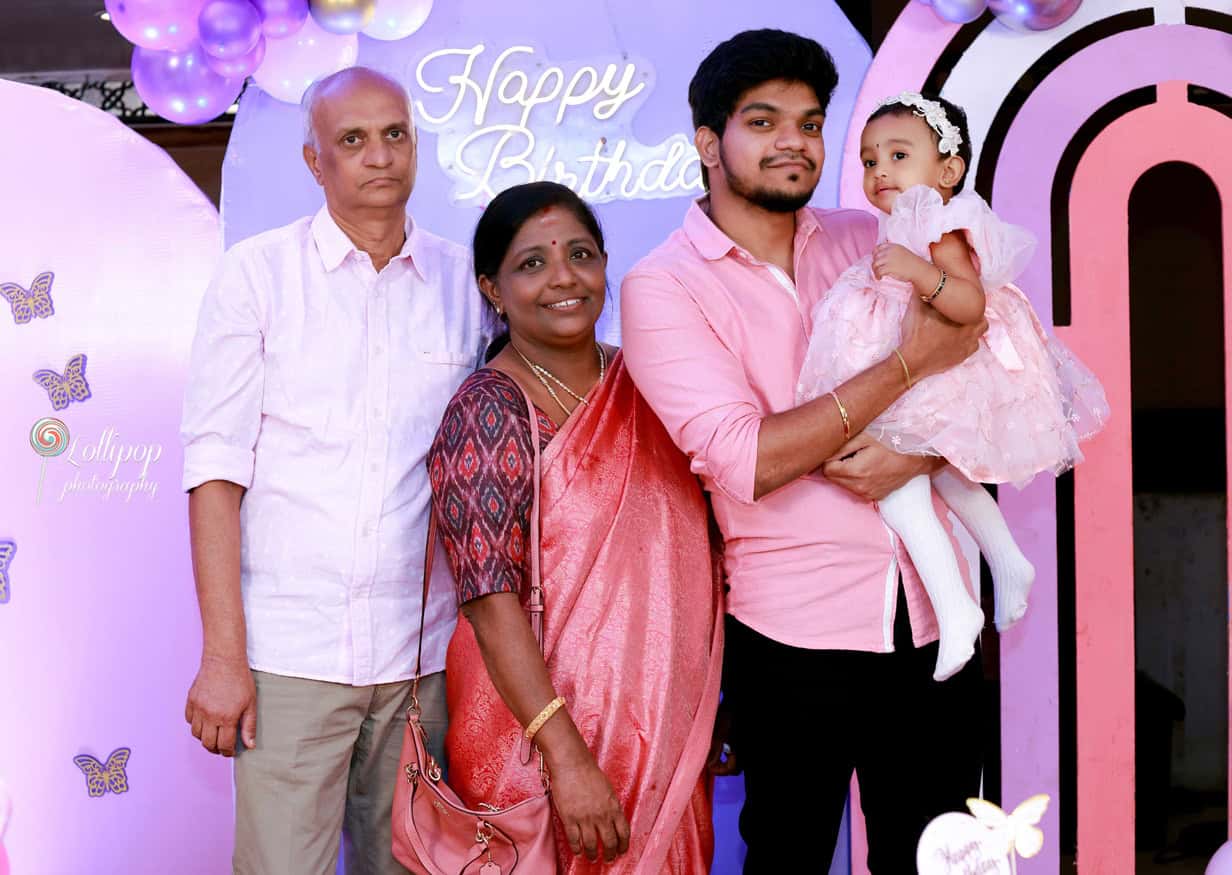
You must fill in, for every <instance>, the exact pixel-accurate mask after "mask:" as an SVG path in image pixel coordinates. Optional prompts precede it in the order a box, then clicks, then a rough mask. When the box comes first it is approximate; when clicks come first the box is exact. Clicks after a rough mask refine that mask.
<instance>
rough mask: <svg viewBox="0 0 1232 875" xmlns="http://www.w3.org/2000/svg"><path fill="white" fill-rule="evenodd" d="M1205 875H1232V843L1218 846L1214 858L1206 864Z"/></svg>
mask: <svg viewBox="0 0 1232 875" xmlns="http://www.w3.org/2000/svg"><path fill="white" fill-rule="evenodd" d="M1206 875H1232V842H1225V843H1224V844H1222V845H1220V846H1219V850H1217V851H1216V852H1215V856H1213V857H1211V860H1210V862H1209V863H1207V864H1206Z"/></svg>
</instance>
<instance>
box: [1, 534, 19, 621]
mask: <svg viewBox="0 0 1232 875" xmlns="http://www.w3.org/2000/svg"><path fill="white" fill-rule="evenodd" d="M16 553H17V542H16V541H9V540H0V605H5V604H8V601H9V596H11V595H12V589H10V587H9V564H10V563H11V562H12V561H13V556H14V554H16Z"/></svg>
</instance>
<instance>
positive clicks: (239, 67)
mask: <svg viewBox="0 0 1232 875" xmlns="http://www.w3.org/2000/svg"><path fill="white" fill-rule="evenodd" d="M264 60H265V37H263V36H262V37H258V38H257V45H256V48H254V49H253V50H252V51H251V52H249V53H248V54H246V55H240V56H239V57H238V58H228V59H226V60H222V59H219V58H215V57H213V56H212V55H206V56H205V63H206V64H208V65H209V67H210V69H211V70H213V71H214V72H215V73H217V74H218V75H219V76H221V77H223V78H224V79H245V78H247V77H249V76H251V75H252V74H253V73H255V72H257V68H258V67H260V66H261V62H262V61H264Z"/></svg>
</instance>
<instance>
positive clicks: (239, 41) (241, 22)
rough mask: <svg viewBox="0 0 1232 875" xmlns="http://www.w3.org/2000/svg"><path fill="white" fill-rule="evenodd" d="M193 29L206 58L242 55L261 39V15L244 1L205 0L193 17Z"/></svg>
mask: <svg viewBox="0 0 1232 875" xmlns="http://www.w3.org/2000/svg"><path fill="white" fill-rule="evenodd" d="M197 30H198V31H199V32H200V34H201V48H202V49H204V50H205V53H206V54H207V55H209V56H210V57H213V58H218V59H219V60H220V61H229V60H232V59H233V58H242V57H244V56H245V55H247V54H248V53H249V52H251V51H252V50H253V49H255V48H256V47H257V41H258V40H260V39H261V14H260V13H259V12H257V9H256V7H255V6H253V5H252V4H251V3H249V2H248V0H207V2H206V4H205V5H204V6H202V7H201V14H200V15H199V16H197Z"/></svg>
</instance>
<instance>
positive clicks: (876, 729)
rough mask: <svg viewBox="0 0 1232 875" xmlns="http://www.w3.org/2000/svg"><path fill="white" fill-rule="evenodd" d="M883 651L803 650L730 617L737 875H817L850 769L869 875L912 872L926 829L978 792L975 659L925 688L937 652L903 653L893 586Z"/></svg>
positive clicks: (979, 689) (727, 685) (979, 684)
mask: <svg viewBox="0 0 1232 875" xmlns="http://www.w3.org/2000/svg"><path fill="white" fill-rule="evenodd" d="M894 646H895V651H894V652H893V653H865V652H861V651H855V650H804V649H801V648H798V647H789V646H787V645H785V644H780V643H778V642H776V641H772V640H771V639H769V638H767V637H765V636H764V635H760V634H758V633H757V632H754V631H753V630H752V629H750V628H749V627H747V626H745V625H743V624H741V623H739V622H738V621H736V620H735V619H733V618H731V617H728V618H727V644H726V648H727V649H726V658H725V660H724V662H725V663H726V665H725V676H724V700H725V703H726V705H727V706H728V707H729V708H730V709H731V713H732V734H731V742H732V748H733V750H734V751H735V752H736V755H737V757H738V759H739V761H740V763H741V764H742V765H743V768H744V788H745V802H744V807H743V808H742V809H741V812H740V835H741V836H742V837H743V839H744V841H745V844H746V845H747V846H748V857H747V858H746V860H745V864H744V872H745V875H762V873H788V872H791V873H810V875H811V873H822V875H824V873H826V872H827V871H828V870H829V866H830V859H831V857H832V856H833V854H834V846H835V843H836V841H837V839H838V829H839V824H840V821H841V820H842V815H843V804H844V801H845V800H846V798H847V791H848V788H849V786H850V783H851V774H852V771H854V772H855V773H856V776H857V777H858V779H859V782H860V803H861V808H862V809H863V811H864V818H865V825H866V828H867V831H868V845H869V851H868V866H869V871H870V872H872V873H873V875H914V873H915V871H916V868H915V847H916V844H917V842H918V840H919V837H920V833H921V832H923V830H924V827H925V826H926V825H927V824H928V822H929V821H930V820H932V819H933V818H934V817H936V816H937V815H939V814H942V813H943V812H946V811H965V810H966V800H967V798H968V797H970V796H976V795H978V793H979V787H980V769H981V767H982V763H983V745H984V738H983V727H984V689H983V686H984V679H983V670H982V668H981V666H980V655H979V650H978V649H977V650H976V655H975V658H974V659H972V660H971V662H969V663H968V664H967V665H966V666H965V667H964V668H963V669H962V670H961V671H960V672H959V673H958V674H956V675H955V676H954V677H952V678H950V679H949V680H947V681H945V682H943V683H937V682H936V681H934V680H933V679H932V673H933V667H934V663H935V662H936V660H937V645H936V644H935V643H933V644H930V645H927V646H925V647H921V648H918V649H916V648H914V647H912V645H911V633H910V626H909V624H908V622H907V609H906V604H905V600H904V598H903V595H902V589H901V587H900V589H899V605H898V612H897V617H896V621H895V624H894Z"/></svg>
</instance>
